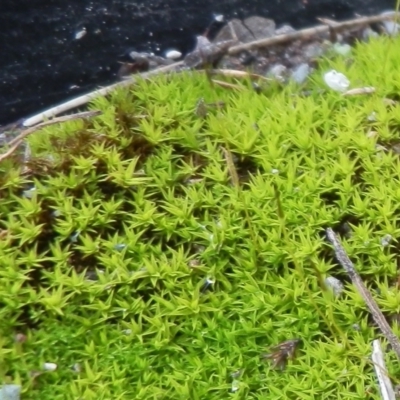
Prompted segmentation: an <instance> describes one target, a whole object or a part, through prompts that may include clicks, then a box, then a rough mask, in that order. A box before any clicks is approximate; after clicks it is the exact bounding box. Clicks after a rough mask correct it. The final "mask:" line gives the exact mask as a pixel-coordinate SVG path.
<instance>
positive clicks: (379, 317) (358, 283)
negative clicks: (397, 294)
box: [326, 228, 400, 359]
mask: <svg viewBox="0 0 400 400" xmlns="http://www.w3.org/2000/svg"><path fill="white" fill-rule="evenodd" d="M326 235H327V238H328V240H329V241H330V242H331V244H332V245H333V248H334V250H335V254H336V258H337V260H338V261H339V263H340V265H341V266H342V267H343V268H344V269H345V271H346V272H347V275H348V276H349V277H350V279H351V281H352V282H353V284H354V286H355V287H356V288H357V290H358V292H359V293H360V294H361V296H362V298H363V299H364V301H365V303H366V304H367V306H368V308H369V310H370V312H371V314H372V317H373V319H374V321H375V322H376V324H377V325H378V327H379V329H380V330H381V332H382V333H383V334H384V335H385V337H386V339H387V340H388V341H389V343H390V344H391V346H392V348H393V350H394V352H395V353H396V354H397V357H398V358H399V359H400V341H399V338H398V337H397V336H396V335H395V334H394V333H393V331H392V328H391V327H390V325H389V324H388V322H387V321H386V319H385V317H384V315H383V314H382V311H381V310H380V309H379V306H378V304H377V303H376V301H375V300H374V298H373V297H372V296H371V293H370V292H369V291H368V289H367V288H366V287H365V285H364V282H363V281H362V279H361V277H360V275H358V273H357V271H356V269H355V268H354V265H353V263H352V262H351V260H350V258H349V257H348V255H347V253H346V251H345V249H344V248H343V246H342V245H341V244H340V242H339V239H338V238H337V237H336V234H335V232H333V230H332V229H331V228H328V229H327V230H326Z"/></svg>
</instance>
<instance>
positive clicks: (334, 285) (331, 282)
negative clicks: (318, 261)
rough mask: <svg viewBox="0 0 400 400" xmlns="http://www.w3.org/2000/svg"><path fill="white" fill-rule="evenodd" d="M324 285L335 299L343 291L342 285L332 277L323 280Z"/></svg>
mask: <svg viewBox="0 0 400 400" xmlns="http://www.w3.org/2000/svg"><path fill="white" fill-rule="evenodd" d="M325 285H326V286H327V287H328V288H329V289H331V290H332V291H333V294H334V295H335V296H336V297H339V296H340V295H341V294H342V292H343V290H344V286H343V283H342V282H341V281H339V279H337V278H335V277H333V276H328V277H327V278H326V279H325Z"/></svg>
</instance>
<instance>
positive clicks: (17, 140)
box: [0, 111, 101, 162]
mask: <svg viewBox="0 0 400 400" xmlns="http://www.w3.org/2000/svg"><path fill="white" fill-rule="evenodd" d="M100 114H101V111H85V112H80V113H77V114H72V115H65V116H63V117H58V118H54V119H51V120H50V121H45V122H42V123H40V124H39V125H36V126H33V127H32V128H28V129H25V130H24V131H22V132H21V133H20V134H19V135H18V136H17V137H16V138H14V139H13V140H11V141H10V142H9V143H8V145H9V146H11V147H10V148H9V149H8V150H7V152H5V153H4V154H1V155H0V162H1V161H3V160H5V159H6V158H8V157H10V156H11V155H12V154H13V153H14V152H15V151H16V150H17V148H18V147H19V146H20V145H21V143H22V142H23V140H24V139H25V138H26V137H27V136H29V135H30V134H32V133H33V132H36V131H37V130H39V129H42V128H44V127H46V126H49V125H53V124H58V123H60V122H66V121H72V120H74V119H81V118H90V117H95V116H96V115H100Z"/></svg>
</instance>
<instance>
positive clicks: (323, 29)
mask: <svg viewBox="0 0 400 400" xmlns="http://www.w3.org/2000/svg"><path fill="white" fill-rule="evenodd" d="M396 15H397V14H396V13H393V14H388V15H375V16H372V17H362V18H356V19H351V20H348V21H344V22H338V23H337V24H332V25H329V26H327V25H323V26H315V27H313V28H307V29H302V30H300V31H297V32H292V33H287V34H284V35H278V36H273V37H269V38H265V39H260V40H256V41H254V42H250V43H244V44H239V45H237V46H232V47H231V48H230V49H229V50H228V53H229V54H231V55H232V54H237V53H240V52H241V51H244V50H252V49H258V48H262V47H268V46H272V45H275V44H282V43H286V42H290V41H292V40H297V39H309V38H311V37H312V36H316V35H318V34H321V33H327V32H329V30H334V31H340V30H344V29H348V28H356V27H359V26H362V25H368V24H374V23H378V22H382V21H386V20H391V19H394V18H396Z"/></svg>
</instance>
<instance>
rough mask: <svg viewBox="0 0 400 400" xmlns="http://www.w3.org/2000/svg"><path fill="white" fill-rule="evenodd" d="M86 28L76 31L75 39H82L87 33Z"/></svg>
mask: <svg viewBox="0 0 400 400" xmlns="http://www.w3.org/2000/svg"><path fill="white" fill-rule="evenodd" d="M86 33H87V31H86V28H82V29H81V30H80V31H79V32H76V33H75V40H79V39H82V38H83V37H84V36H85V35H86Z"/></svg>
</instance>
